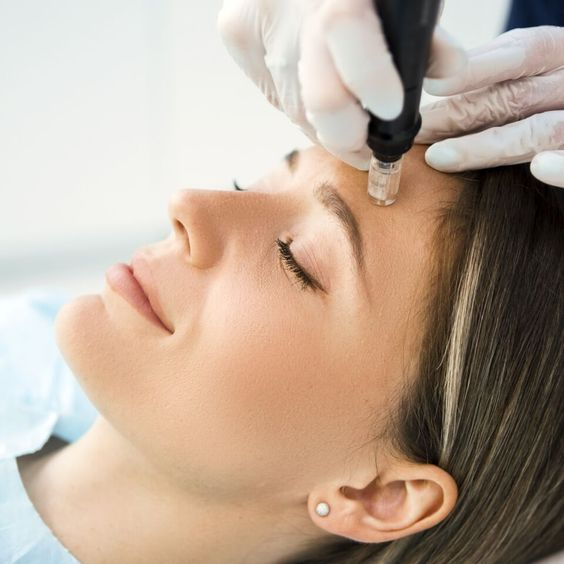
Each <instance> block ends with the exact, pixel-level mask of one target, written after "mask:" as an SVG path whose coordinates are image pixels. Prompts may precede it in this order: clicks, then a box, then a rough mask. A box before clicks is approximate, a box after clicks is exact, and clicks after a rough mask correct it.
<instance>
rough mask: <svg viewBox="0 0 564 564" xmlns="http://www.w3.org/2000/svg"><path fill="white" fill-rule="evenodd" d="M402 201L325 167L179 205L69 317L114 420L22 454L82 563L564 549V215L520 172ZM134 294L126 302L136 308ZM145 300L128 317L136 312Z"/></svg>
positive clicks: (304, 164) (306, 159) (421, 173)
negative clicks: (382, 199)
mask: <svg viewBox="0 0 564 564" xmlns="http://www.w3.org/2000/svg"><path fill="white" fill-rule="evenodd" d="M400 194H401V199H398V201H397V202H396V204H394V206H392V207H390V208H379V207H375V206H370V205H369V203H368V200H367V199H368V195H367V194H366V173H364V172H360V171H358V170H355V169H353V168H351V167H349V166H347V165H345V164H343V163H342V162H340V161H338V160H336V159H335V158H334V157H332V156H330V155H329V154H328V153H326V152H324V151H323V150H322V149H320V148H314V149H309V150H307V151H304V152H300V153H293V154H291V155H290V156H289V157H288V158H287V159H286V160H285V162H284V163H283V164H282V165H281V166H280V167H279V168H278V169H276V170H275V171H273V173H272V174H270V175H268V176H267V177H265V178H263V179H262V180H260V181H259V182H257V183H256V184H255V185H252V186H249V187H248V190H247V192H245V193H230V192H223V191H209V192H208V191H200V190H195V191H191V190H190V191H184V192H181V193H179V194H178V195H177V196H176V197H174V198H173V200H172V202H171V205H170V218H171V223H172V226H173V233H172V234H171V236H170V237H169V238H168V239H166V240H165V241H162V242H159V243H156V244H155V245H152V246H150V247H147V248H145V249H142V250H141V251H140V252H139V253H136V254H135V256H134V258H133V260H132V265H133V267H134V271H135V276H136V277H138V278H139V280H140V282H141V284H142V285H143V287H144V289H145V291H146V293H147V294H148V296H149V299H150V302H151V304H152V308H151V310H144V309H143V308H142V306H139V305H138V306H136V307H134V306H132V305H131V304H130V301H129V300H131V299H132V298H131V295H130V294H127V292H125V293H124V292H123V291H122V287H120V285H121V284H122V282H123V279H121V278H120V280H121V281H116V279H117V277H116V274H119V272H117V271H116V269H110V270H109V271H108V274H107V284H106V287H105V288H104V291H103V292H102V294H101V295H89V296H83V297H79V298H77V299H75V300H73V301H71V302H69V303H68V304H66V305H65V306H64V307H63V308H62V310H61V311H60V312H59V314H58V316H57V320H56V335H57V342H58V345H59V347H60V349H61V351H62V353H63V355H64V357H65V359H66V361H67V362H68V364H69V366H70V367H71V368H72V370H73V372H74V374H75V375H76V378H77V379H78V381H79V382H80V385H81V386H82V387H83V388H84V390H85V391H86V393H87V395H88V397H89V398H90V399H91V400H92V402H93V404H94V405H95V406H96V407H97V409H98V410H99V412H100V416H99V417H98V418H97V420H96V422H95V423H94V425H93V426H92V427H91V428H90V429H89V430H88V432H87V433H86V434H84V436H82V437H81V438H80V439H79V440H78V441H77V442H75V443H73V444H70V445H68V446H63V447H61V448H58V449H56V450H54V451H51V452H46V453H45V454H41V453H40V455H39V456H37V457H20V458H19V459H18V467H19V471H20V474H21V478H22V481H23V484H24V485H25V488H26V491H27V493H28V495H29V498H30V499H31V501H32V502H33V504H34V505H35V507H36V510H37V512H38V513H39V515H40V516H41V518H42V519H43V521H44V522H45V524H46V525H47V526H48V527H50V528H51V530H52V531H53V533H54V534H55V535H56V537H57V538H58V539H59V541H60V543H62V545H64V546H65V547H66V548H67V549H68V550H70V552H71V553H72V554H73V555H74V556H75V557H76V558H77V559H79V560H80V561H84V562H103V561H104V562H229V563H230V562H246V563H254V562H260V563H267V562H273V563H274V562H285V563H290V562H291V563H294V564H296V563H298V562H324V563H327V562H334V563H337V562H339V563H343V562H351V563H352V562H402V563H403V562H445V563H446V562H531V561H534V560H536V559H538V558H541V557H543V556H545V555H548V554H551V553H553V552H556V551H558V550H560V549H562V548H564V546H563V544H562V538H563V537H562V534H561V533H562V528H563V527H562V514H563V506H562V503H563V501H562V500H563V499H564V496H563V493H564V492H563V483H564V482H563V476H562V468H563V464H562V461H563V453H562V448H563V447H562V441H561V440H560V438H561V436H562V430H563V413H564V409H563V405H562V404H563V398H564V393H563V390H562V378H561V374H562V371H563V362H562V350H561V346H560V345H561V341H562V326H563V320H562V311H563V303H562V291H561V289H562V283H563V280H562V279H563V276H564V265H563V257H562V252H561V233H562V223H563V220H562V201H561V196H560V194H557V191H556V190H554V189H552V188H549V187H547V186H544V185H542V184H540V183H539V182H538V181H536V180H534V179H533V178H532V177H531V176H530V174H529V172H528V170H527V169H526V168H525V169H523V168H522V167H514V168H505V169H497V170H490V171H484V172H481V173H476V174H473V175H470V174H469V173H467V174H466V175H465V176H460V177H456V176H449V175H444V174H442V173H439V172H436V171H434V170H432V169H431V168H429V167H428V166H427V165H425V163H424V155H423V149H422V148H419V147H418V148H415V149H413V150H412V151H411V152H410V153H409V154H408V156H407V157H406V164H405V170H404V173H403V177H402V187H401V190H400ZM124 296H125V297H124ZM128 298H129V300H128Z"/></svg>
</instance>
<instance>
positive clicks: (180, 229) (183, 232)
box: [174, 219, 190, 254]
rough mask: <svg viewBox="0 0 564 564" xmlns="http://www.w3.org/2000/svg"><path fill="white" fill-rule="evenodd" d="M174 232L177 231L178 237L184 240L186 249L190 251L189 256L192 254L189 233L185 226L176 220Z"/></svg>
mask: <svg viewBox="0 0 564 564" xmlns="http://www.w3.org/2000/svg"><path fill="white" fill-rule="evenodd" d="M174 230H175V231H176V233H177V234H178V236H179V237H180V238H181V239H182V240H183V242H184V243H185V244H186V249H187V251H188V254H190V237H189V236H188V231H187V229H186V228H185V227H184V225H183V224H182V223H181V222H180V221H178V220H177V219H175V220H174Z"/></svg>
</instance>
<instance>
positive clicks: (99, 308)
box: [54, 294, 108, 380]
mask: <svg viewBox="0 0 564 564" xmlns="http://www.w3.org/2000/svg"><path fill="white" fill-rule="evenodd" d="M54 329H55V342H56V343H57V346H58V347H59V350H60V351H61V354H62V355H63V358H64V359H65V361H66V363H67V364H68V365H69V367H70V369H71V370H72V371H73V373H74V375H75V376H76V377H78V378H79V379H80V380H83V379H88V378H89V377H90V376H91V375H92V371H93V369H95V368H96V366H97V363H98V361H99V359H100V355H102V354H103V347H102V348H101V347H100V346H99V345H100V344H101V341H103V336H104V334H105V333H107V329H108V327H107V315H106V311H105V307H104V303H103V302H102V299H101V297H100V295H99V294H88V295H85V296H79V297H77V298H74V299H73V300H71V301H70V302H67V303H66V304H65V305H64V306H63V307H62V308H61V309H60V310H59V312H58V313H57V316H56V318H55V327H54ZM101 338H102V339H101ZM106 340H107V334H106Z"/></svg>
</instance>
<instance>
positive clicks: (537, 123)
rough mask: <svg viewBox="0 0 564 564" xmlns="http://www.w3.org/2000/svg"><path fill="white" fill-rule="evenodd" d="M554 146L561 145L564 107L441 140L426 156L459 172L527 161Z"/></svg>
mask: <svg viewBox="0 0 564 564" xmlns="http://www.w3.org/2000/svg"><path fill="white" fill-rule="evenodd" d="M555 149H564V111H555V112H545V113H543V114H536V115H534V116H532V117H529V118H527V119H524V120H521V121H517V122H514V123H510V124H508V125H503V126H501V127H493V128H491V129H486V130H485V131H481V132H480V133H473V134H470V135H465V136H464V137H456V138H454V139H447V140H445V141H440V142H439V143H435V144H434V145H431V146H430V147H429V148H428V149H427V151H426V153H425V160H426V161H427V164H428V165H429V166H432V167H433V168H435V169H437V170H440V171H442V172H459V171H462V170H475V169H480V168H489V167H495V166H502V165H509V164H517V163H524V162H529V161H531V160H532V159H533V157H534V156H535V155H536V154H537V153H540V152H542V151H547V150H555Z"/></svg>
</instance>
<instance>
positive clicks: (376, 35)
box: [218, 0, 466, 170]
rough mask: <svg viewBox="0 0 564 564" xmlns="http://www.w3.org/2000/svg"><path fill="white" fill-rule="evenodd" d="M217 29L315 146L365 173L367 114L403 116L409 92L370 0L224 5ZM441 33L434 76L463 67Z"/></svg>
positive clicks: (263, 0) (264, 0) (246, 0)
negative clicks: (321, 147) (405, 91)
mask: <svg viewBox="0 0 564 564" xmlns="http://www.w3.org/2000/svg"><path fill="white" fill-rule="evenodd" d="M218 29H219V32H220V35H221V37H222V39H223V42H224V43H225V46H226V47H227V49H228V51H229V53H230V54H231V56H232V57H233V59H234V60H235V61H236V62H237V63H238V65H239V66H240V67H241V68H242V69H243V71H244V72H245V73H246V74H247V76H248V77H249V78H250V79H251V80H252V81H253V82H254V83H255V84H256V85H257V86H258V87H259V88H260V90H261V91H262V93H263V94H264V95H265V96H266V98H267V99H268V101H269V102H270V103H271V104H273V105H274V106H275V107H276V108H278V109H279V110H281V111H283V112H285V113H286V114H287V116H288V117H289V118H290V120H291V121H292V122H294V123H295V124H297V125H298V126H299V127H300V128H301V129H302V131H303V132H304V133H305V134H306V135H307V136H308V137H309V138H310V139H311V140H312V141H313V142H315V143H320V144H321V145H323V146H324V147H325V148H326V149H327V150H328V151H330V152H331V153H333V154H334V155H335V156H337V157H338V158H340V159H341V160H343V161H345V162H347V163H349V164H350V165H352V166H355V167H356V168H359V169H361V170H367V169H368V165H369V161H370V155H371V152H370V149H369V148H368V147H367V145H366V138H367V133H368V122H369V115H368V113H367V112H366V111H365V110H364V109H363V108H367V109H368V110H370V112H372V113H373V114H374V115H376V116H378V117H380V118H381V119H393V118H395V117H397V116H398V115H399V114H400V112H401V110H402V107H403V88H402V84H401V80H400V77H399V75H398V73H397V71H396V68H395V66H394V64H393V61H392V58H391V55H390V53H389V51H388V47H387V44H386V40H385V37H384V35H383V32H382V28H381V24H380V21H379V19H378V17H377V16H376V13H375V12H374V9H373V7H372V2H371V0H225V1H224V4H223V8H222V9H221V12H220V14H219V18H218ZM465 61H466V56H465V53H464V51H463V50H462V49H461V48H460V47H459V46H458V45H457V44H455V43H454V41H453V39H452V38H451V37H450V36H449V35H447V34H446V32H444V31H443V30H442V29H440V28H437V29H436V32H435V36H434V39H433V45H432V57H431V61H430V65H429V70H428V76H430V77H444V76H451V75H452V74H454V73H455V72H457V71H458V70H461V69H462V68H463V67H464V64H465Z"/></svg>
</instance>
